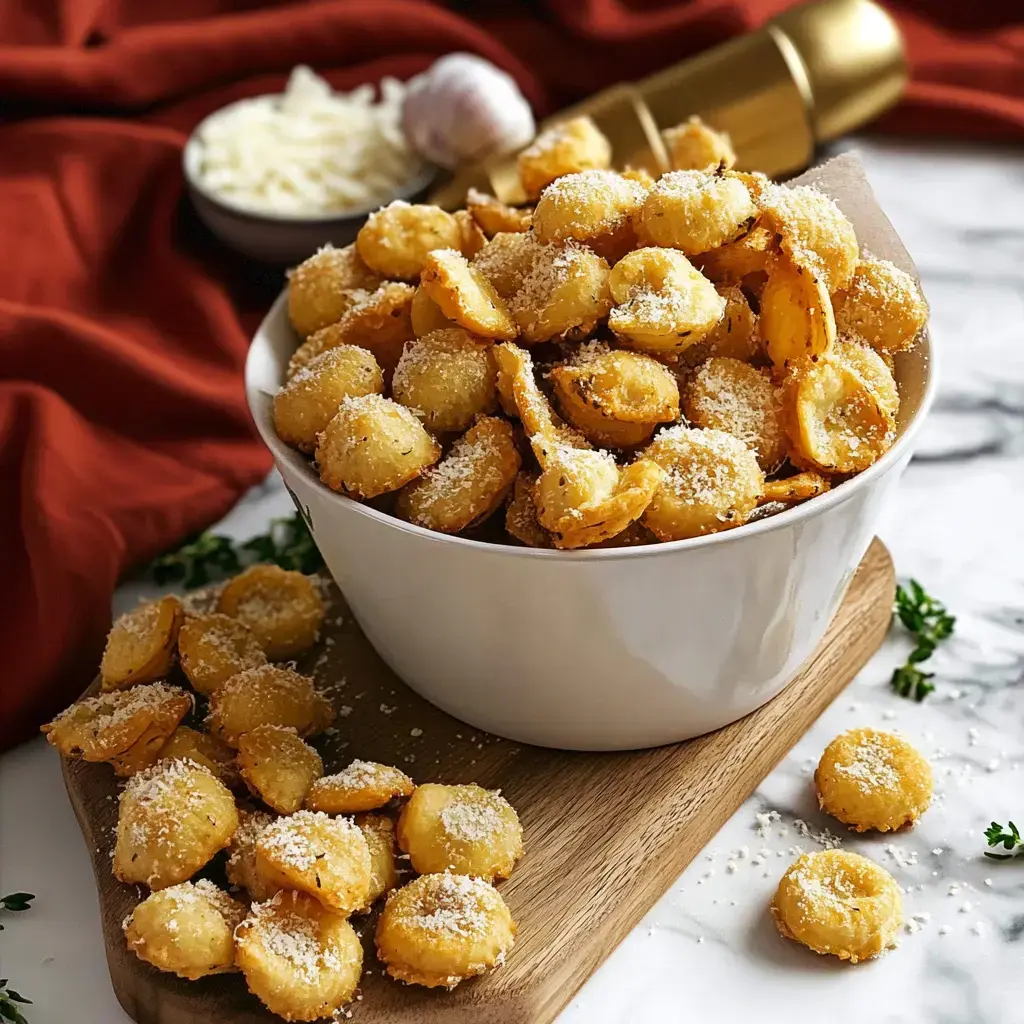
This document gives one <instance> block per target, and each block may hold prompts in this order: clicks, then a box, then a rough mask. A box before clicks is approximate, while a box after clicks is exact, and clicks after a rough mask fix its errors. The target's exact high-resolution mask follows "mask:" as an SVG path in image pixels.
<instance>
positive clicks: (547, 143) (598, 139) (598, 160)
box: [516, 117, 612, 197]
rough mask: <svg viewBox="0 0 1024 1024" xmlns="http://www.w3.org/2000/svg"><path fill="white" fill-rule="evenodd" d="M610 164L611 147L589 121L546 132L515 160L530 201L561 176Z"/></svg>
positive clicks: (576, 119)
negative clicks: (530, 198)
mask: <svg viewBox="0 0 1024 1024" xmlns="http://www.w3.org/2000/svg"><path fill="white" fill-rule="evenodd" d="M611 163H612V147H611V143H610V142H609V141H608V140H607V139H606V138H605V136H604V134H603V133H602V132H601V130H600V129H599V128H598V127H597V125H596V124H594V122H593V121H592V120H591V119H590V118H589V117H574V118H572V119H571V120H569V121H563V122H562V123H561V124H556V125H552V126H551V127H550V128H547V129H545V130H544V131H542V132H541V133H540V134H539V135H538V136H537V138H535V139H534V140H533V142H532V143H531V144H530V145H529V146H527V147H526V149H524V150H523V151H522V152H521V153H520V154H519V156H518V158H517V160H516V164H517V167H518V169H519V180H520V182H521V183H522V186H523V190H524V191H525V192H526V194H527V195H528V196H531V197H536V196H538V195H540V192H541V189H543V188H544V186H545V185H550V184H551V182H553V181H554V180H555V179H556V178H560V177H562V175H563V174H574V173H575V172H576V171H586V170H590V169H591V168H597V169H599V170H601V169H604V168H607V167H610V166H611Z"/></svg>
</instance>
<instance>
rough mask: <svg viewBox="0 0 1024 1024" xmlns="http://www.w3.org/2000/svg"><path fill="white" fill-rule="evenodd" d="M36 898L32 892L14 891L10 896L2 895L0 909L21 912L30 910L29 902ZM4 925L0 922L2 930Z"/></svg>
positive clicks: (0, 930) (0, 929)
mask: <svg viewBox="0 0 1024 1024" xmlns="http://www.w3.org/2000/svg"><path fill="white" fill-rule="evenodd" d="M34 899H35V896H33V895H32V893H30V892H12V893H11V894H10V895H9V896H0V910H9V911H11V913H15V914H16V913H20V912H21V911H23V910H28V908H29V904H30V903H31V902H32V901H33V900H34ZM3 930H4V926H3V925H2V924H0V932H2V931H3Z"/></svg>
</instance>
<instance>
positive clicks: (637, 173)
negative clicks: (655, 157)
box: [619, 164, 655, 189]
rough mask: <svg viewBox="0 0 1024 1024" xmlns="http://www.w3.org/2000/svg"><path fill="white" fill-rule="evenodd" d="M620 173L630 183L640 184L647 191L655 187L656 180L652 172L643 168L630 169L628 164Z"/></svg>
mask: <svg viewBox="0 0 1024 1024" xmlns="http://www.w3.org/2000/svg"><path fill="white" fill-rule="evenodd" d="M619 173H620V174H621V175H622V176H623V177H624V178H628V179H629V180H630V181H636V182H638V183H639V184H641V185H643V187H644V188H646V189H650V188H653V187H654V182H655V179H654V178H653V177H652V176H651V173H650V171H648V170H646V169H645V168H643V167H630V165H629V164H626V166H625V167H624V168H623V169H622V170H621V171H620V172H619Z"/></svg>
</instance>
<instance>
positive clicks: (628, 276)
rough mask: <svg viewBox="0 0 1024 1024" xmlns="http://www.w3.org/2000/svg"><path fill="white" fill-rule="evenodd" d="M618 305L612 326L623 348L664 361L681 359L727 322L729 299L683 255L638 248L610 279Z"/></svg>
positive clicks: (609, 318) (612, 292) (611, 315)
mask: <svg viewBox="0 0 1024 1024" xmlns="http://www.w3.org/2000/svg"><path fill="white" fill-rule="evenodd" d="M609 287H610V289H611V294H612V299H613V300H614V302H615V307H614V308H613V309H612V310H611V313H610V314H609V316H608V326H609V327H610V328H611V329H612V330H613V331H614V332H615V333H616V334H617V335H618V336H619V339H620V340H621V341H622V343H623V344H624V345H628V346H629V347H630V348H635V349H639V350H640V351H641V352H648V353H650V354H651V355H655V356H660V357H671V356H678V355H679V354H680V353H681V352H683V351H685V350H686V349H688V348H689V347H690V346H691V345H694V344H696V343H697V342H698V341H701V340H702V339H703V338H704V337H705V336H706V335H707V334H708V333H709V332H710V331H711V330H712V328H713V327H714V326H715V325H716V324H717V323H718V322H719V321H720V320H721V319H722V316H723V315H724V313H725V299H723V298H722V296H721V295H719V294H718V292H717V291H715V286H714V285H713V284H712V283H711V282H710V281H709V280H708V279H707V278H706V277H704V276H703V275H702V274H701V273H700V272H699V271H698V270H697V269H696V268H695V267H694V266H693V265H692V264H691V263H690V261H689V260H688V259H687V258H686V257H685V256H684V255H683V254H682V253H680V252H677V251H676V250H674V249H660V248H656V247H651V248H646V249H637V251H636V252H632V253H630V254H629V255H628V256H626V257H624V258H623V259H621V260H619V262H618V263H616V264H615V267H614V269H613V270H612V272H611V276H610V278H609Z"/></svg>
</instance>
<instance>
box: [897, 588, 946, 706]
mask: <svg viewBox="0 0 1024 1024" xmlns="http://www.w3.org/2000/svg"><path fill="white" fill-rule="evenodd" d="M893 611H894V612H895V614H896V617H897V618H898V619H899V620H900V622H901V623H902V624H903V627H904V629H906V630H907V632H909V633H910V634H911V635H912V636H913V637H914V641H915V644H914V649H913V650H912V651H911V652H910V656H909V657H908V658H907V660H906V663H905V664H903V665H901V666H900V667H899V668H898V669H896V670H895V671H894V672H893V674H892V688H893V689H894V690H895V691H896V692H897V693H898V694H899V695H900V696H901V697H913V698H914V700H916V701H918V702H920V701H922V700H924V699H925V697H927V696H928V694H929V693H931V692H932V691H933V690H934V689H935V684H934V683H933V682H932V681H931V680H932V677H933V676H934V675H935V673H934V672H925V671H924V670H922V669H921V668H919V667H918V666H919V665H920V664H921V663H922V662H925V661H927V660H928V659H929V658H930V657H931V656H932V655H933V654H934V653H935V648H936V647H937V646H938V645H939V644H940V643H941V642H942V641H943V640H945V639H946V638H947V637H949V636H950V635H951V634H952V632H953V628H954V626H956V618H955V617H954V616H952V615H950V614H949V613H948V612H947V611H946V606H945V605H944V604H942V603H941V602H940V601H936V600H935V598H933V597H931V596H930V595H928V594H927V593H926V592H925V589H924V587H922V586H921V584H920V583H918V582H917V580H911V581H910V585H909V587H908V588H907V589H904V588H903V587H902V586H897V588H896V604H895V606H894V608H893Z"/></svg>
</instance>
